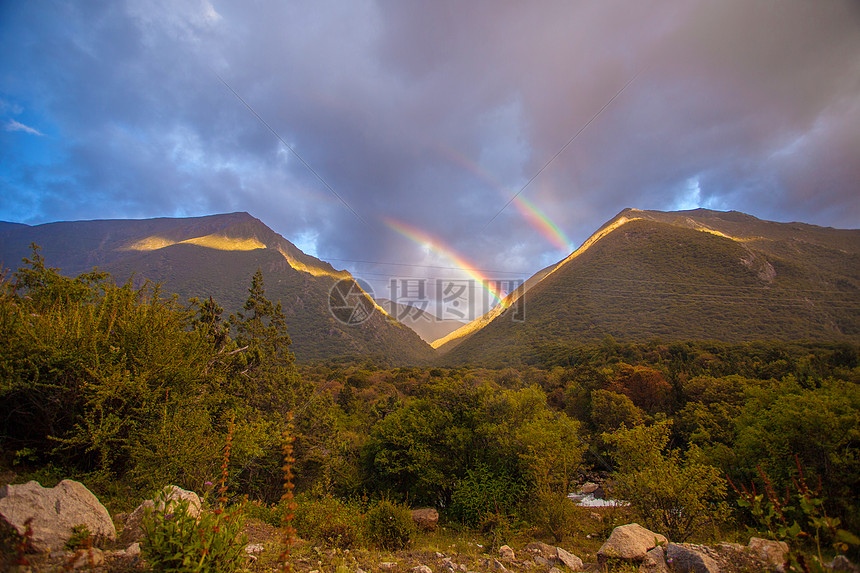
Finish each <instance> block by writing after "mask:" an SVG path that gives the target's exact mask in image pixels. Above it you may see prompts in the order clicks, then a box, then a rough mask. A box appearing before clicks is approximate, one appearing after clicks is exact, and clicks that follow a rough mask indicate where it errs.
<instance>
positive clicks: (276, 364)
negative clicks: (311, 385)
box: [230, 269, 303, 416]
mask: <svg viewBox="0 0 860 573" xmlns="http://www.w3.org/2000/svg"><path fill="white" fill-rule="evenodd" d="M242 308H243V310H244V311H245V312H244V313H243V312H237V313H236V315H235V316H231V317H230V323H231V325H232V326H233V327H234V328H235V329H236V343H237V345H238V346H239V350H242V353H241V357H242V359H241V361H240V363H239V366H240V368H241V371H240V372H239V375H240V376H243V377H244V379H245V380H246V390H245V396H244V397H245V398H246V399H247V400H248V402H249V403H251V404H253V405H255V406H256V407H258V408H259V409H260V410H262V411H266V412H276V413H278V414H280V415H282V416H285V415H286V413H287V412H288V411H290V410H293V409H295V408H296V406H297V405H298V403H299V402H300V401H301V399H302V398H303V396H302V395H301V394H302V391H301V390H302V389H301V384H300V380H299V377H298V373H297V372H296V368H295V364H294V361H295V356H294V355H293V353H292V352H290V343H291V341H290V337H289V335H288V334H287V323H286V318H285V317H284V313H283V310H282V309H281V303H280V302H278V303H277V304H273V303H272V302H271V301H270V300H269V299H268V298H266V289H265V287H264V285H263V272H262V270H260V269H257V272H256V273H254V276H253V278H252V279H251V287H250V288H249V289H248V300H247V301H245V304H244V306H243V307H242Z"/></svg>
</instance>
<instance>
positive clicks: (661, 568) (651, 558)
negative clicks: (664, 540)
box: [639, 545, 669, 573]
mask: <svg viewBox="0 0 860 573" xmlns="http://www.w3.org/2000/svg"><path fill="white" fill-rule="evenodd" d="M639 573H669V566H668V565H666V551H665V550H664V549H663V546H661V545H658V546H657V547H655V548H654V549H652V550H651V551H649V552H648V553H646V554H645V559H643V560H642V564H641V565H640V566H639Z"/></svg>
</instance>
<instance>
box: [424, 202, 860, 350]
mask: <svg viewBox="0 0 860 573" xmlns="http://www.w3.org/2000/svg"><path fill="white" fill-rule="evenodd" d="M631 225H633V227H631ZM643 226H651V227H653V228H652V229H651V230H650V231H649V232H650V233H651V235H648V233H645V234H644V235H643V234H642V233H644V229H640V228H639V227H643ZM634 228H636V229H634ZM669 229H672V231H671V232H670V231H669ZM632 230H636V231H637V232H638V233H639V235H641V237H643V238H645V237H646V235H647V236H652V235H653V236H655V237H657V238H653V237H652V239H649V240H651V241H652V243H653V244H650V245H649V247H648V248H649V249H652V250H654V249H657V250H661V249H662V251H663V257H664V260H663V261H651V264H652V267H653V268H651V269H649V270H647V272H646V271H644V270H643V269H641V268H639V269H638V271H637V272H639V273H640V274H642V273H644V274H643V275H642V276H643V278H640V279H638V280H643V281H651V282H652V283H654V284H658V283H659V280H661V273H669V274H672V273H673V272H674V271H673V270H672V266H673V265H674V266H678V265H686V266H687V267H689V268H688V272H689V273H690V275H691V276H694V277H695V276H696V275H697V274H701V275H713V276H709V277H708V280H709V281H710V283H708V282H704V283H702V284H700V285H697V286H698V288H700V289H709V288H710V289H712V290H713V289H714V288H716V287H717V286H720V287H721V288H723V289H724V293H723V294H721V295H720V296H723V297H724V298H723V299H718V298H716V296H717V295H715V294H713V293H711V294H710V295H708V296H711V298H704V299H701V297H702V296H704V295H702V294H699V295H698V296H700V299H701V300H704V301H705V302H708V303H713V305H715V306H719V307H720V308H723V310H725V311H726V312H729V313H730V314H738V315H739V316H742V315H743V313H742V312H740V311H741V308H740V305H735V306H734V307H731V308H730V306H731V305H727V304H724V303H727V302H728V300H729V298H730V296H731V293H735V296H737V297H738V301H744V300H746V301H747V302H750V303H756V304H759V303H761V304H764V303H767V304H769V305H774V304H777V305H778V304H783V305H785V304H786V302H785V301H782V302H779V301H777V302H774V301H773V300H769V299H768V296H775V295H773V293H777V292H779V294H780V296H783V297H789V298H788V300H790V301H792V304H800V302H801V298H802V296H806V295H809V296H807V298H809V302H808V304H810V305H813V306H814V305H816V304H817V305H818V306H819V307H821V308H826V309H827V310H826V312H825V313H824V314H825V315H826V316H827V319H826V320H825V322H827V323H828V324H829V326H827V327H822V328H818V329H816V328H803V327H801V326H802V325H795V326H796V327H797V328H796V329H795V330H794V331H791V329H784V330H780V328H782V327H780V328H773V329H771V330H768V329H767V328H762V325H759V324H748V325H747V327H748V328H749V329H750V330H749V334H750V335H753V336H761V337H765V338H768V337H772V338H777V339H787V338H797V337H800V338H803V337H810V338H813V339H824V338H828V337H835V338H837V339H839V338H849V339H852V340H853V339H856V338H858V336H860V333H858V327H857V324H858V322H860V316H858V312H860V309H858V292H860V290H858V289H860V230H852V229H848V230H842V229H832V228H827V227H818V226H815V225H809V224H806V223H777V222H772V221H764V220H761V219H758V218H756V217H753V216H752V215H747V214H745V213H740V212H737V211H729V212H721V211H712V210H707V209H696V210H691V211H676V212H663V211H646V210H638V209H624V210H622V211H621V212H619V213H618V215H616V216H615V217H613V218H612V219H610V220H609V221H607V222H606V223H605V224H603V225H601V226H600V227H599V228H598V230H597V231H595V232H594V233H593V234H592V235H591V236H590V237H589V238H588V239H587V240H586V241H584V242H583V244H582V245H581V246H580V247H579V248H578V249H576V250H575V251H574V252H573V253H571V254H570V255H568V256H567V257H565V258H564V259H562V260H561V261H559V262H558V263H556V264H555V265H551V266H550V267H547V268H546V269H543V270H542V271H540V272H539V273H538V274H539V275H541V276H540V277H539V278H537V280H533V279H535V277H537V275H535V277H532V278H530V279H529V281H526V282H525V283H524V284H523V286H522V287H521V288H520V289H518V290H517V291H515V292H514V293H511V295H509V297H508V298H507V299H506V300H505V301H504V304H502V305H499V306H497V307H496V308H495V309H493V310H491V311H490V312H488V313H487V314H485V315H484V316H482V317H479V318H478V319H477V320H476V321H473V322H472V323H470V324H468V325H466V326H464V327H462V328H461V329H459V330H458V331H455V332H454V333H452V334H451V335H448V337H446V338H444V339H440V340H436V341H434V342H433V343H432V346H433V347H434V348H436V349H437V350H438V351H440V352H441V353H443V354H448V353H453V354H452V355H451V356H450V357H448V358H446V359H445V360H446V361H448V362H453V363H461V362H463V361H464V359H465V357H468V358H469V359H470V360H478V355H479V352H478V351H477V350H476V349H475V348H472V349H467V350H461V351H460V352H459V353H457V352H456V350H457V348H458V347H459V346H460V345H463V344H465V343H466V342H467V341H469V340H471V339H472V338H473V337H476V341H475V342H473V343H472V346H473V347H475V346H479V345H480V346H481V347H483V348H492V349H495V348H499V347H505V346H516V347H520V348H522V347H525V346H528V342H527V341H526V339H528V338H529V336H532V337H534V340H540V339H544V338H545V336H544V334H545V332H544V331H546V329H548V328H549V329H550V330H552V329H551V328H550V326H553V325H554V326H556V327H558V328H557V329H556V331H554V332H555V334H557V335H558V337H559V338H562V339H570V337H573V339H571V340H572V341H580V342H594V341H597V340H599V339H600V338H601V337H602V336H605V335H606V334H611V335H613V336H618V337H619V338H620V339H637V340H639V339H641V338H642V337H643V336H646V335H647V332H645V331H646V330H647V329H644V330H643V329H638V330H637V328H635V327H633V326H630V327H624V326H623V324H621V321H622V318H621V317H617V320H614V321H612V320H610V321H608V323H612V324H613V328H614V331H613V328H610V329H600V328H596V326H599V325H600V324H601V322H607V321H602V320H601V318H600V316H599V315H595V314H594V312H590V313H585V314H588V316H587V317H585V316H580V314H582V313H577V312H576V311H571V310H570V308H569V306H570V304H571V303H570V301H569V300H562V299H563V297H558V296H556V297H555V299H556V300H555V304H556V306H557V308H556V312H558V313H561V315H563V316H565V317H568V318H569V319H570V320H574V321H575V320H583V319H585V318H587V319H588V320H589V321H591V322H590V323H589V324H590V325H591V326H589V324H585V325H582V324H580V325H579V326H576V327H571V326H569V325H566V324H564V321H563V320H558V321H553V320H549V319H547V317H545V316H544V317H540V320H538V322H541V323H542V324H543V326H542V328H541V329H536V328H533V327H530V326H529V323H532V324H534V322H535V321H536V319H535V317H534V315H533V312H530V311H534V310H535V308H536V306H537V307H540V306H541V305H540V304H537V305H536V303H534V302H529V301H530V300H532V299H533V298H534V297H535V296H536V295H540V294H541V293H542V291H546V290H547V288H548V287H547V286H546V285H547V284H550V285H553V286H552V288H550V289H549V290H550V291H552V289H555V290H556V291H558V292H562V291H563V292H565V293H566V294H567V295H569V296H570V297H574V298H575V296H574V295H575V293H574V290H573V287H572V286H571V285H575V284H579V283H578V282H577V281H580V279H581V278H582V277H584V276H587V275H588V274H589V273H591V274H592V275H594V268H596V265H598V264H602V263H599V261H595V260H594V258H593V256H592V255H593V251H594V249H595V248H598V247H600V248H599V249H598V250H601V255H602V256H604V257H609V258H610V259H612V260H613V264H616V265H619V266H620V267H629V268H630V269H636V268H637V266H639V267H641V265H639V264H638V263H637V262H636V260H635V255H638V256H640V258H641V257H642V256H643V255H647V253H642V252H639V253H637V251H636V248H637V247H636V245H627V246H626V247H625V248H626V251H625V252H626V255H625V256H624V257H621V256H620V255H619V253H620V252H621V251H619V250H618V249H620V248H621V247H622V245H620V244H618V242H617V241H616V240H615V239H616V238H617V237H618V235H617V234H618V233H622V234H624V235H629V234H630V232H631V231H632ZM655 233H656V235H654V234H655ZM691 233H692V234H691ZM681 235H683V236H681ZM608 239H612V241H611V242H613V248H614V249H616V251H615V252H608V251H606V250H605V249H602V246H603V244H604V243H605V242H606V241H607V240H608ZM718 239H719V240H720V241H728V242H727V243H726V242H722V243H720V242H719V241H717V240H718ZM669 240H671V241H675V242H677V244H678V245H680V246H684V248H685V249H686V251H684V253H686V255H685V256H687V257H689V256H694V257H698V265H699V266H701V267H705V266H708V265H721V266H722V268H725V269H731V270H732V272H734V270H736V269H735V267H738V268H743V270H744V274H739V275H736V276H735V275H732V276H733V277H734V278H735V280H738V281H741V283H739V284H738V285H737V289H735V290H732V285H730V284H726V281H725V280H724V278H725V277H720V276H719V274H714V273H708V272H706V271H707V269H705V268H697V266H696V265H691V264H689V261H688V260H685V259H684V258H683V257H679V256H678V254H677V253H673V252H672V251H671V250H666V249H663V248H662V246H661V244H660V243H661V241H663V242H665V241H669ZM694 244H695V245H697V247H696V248H695V249H692V250H691V245H694ZM640 246H641V245H640ZM688 251H689V252H688ZM727 251H731V252H732V258H730V259H726V258H725V257H722V255H725V253H726V252H727ZM718 253H719V254H720V256H719V257H718V256H716V255H717V254H718ZM625 257H626V258H625ZM721 257H722V258H721ZM580 259H583V260H584V261H585V262H582V261H580ZM670 261H671V264H670ZM775 265H776V266H775ZM604 266H605V265H604ZM572 267H577V269H576V270H574V271H571V270H570V269H571V268H572ZM777 267H778V268H777ZM589 269H591V270H589ZM601 272H602V273H603V274H604V275H605V277H606V278H608V277H610V276H613V277H615V276H616V274H617V273H615V274H614V273H613V269H612V268H611V267H609V268H603V269H602V271H601ZM562 275H563V278H561V279H559V277H560V276H562ZM747 275H751V276H754V277H756V280H757V281H759V283H760V284H758V283H757V284H756V285H752V284H747V283H746V282H744V281H746V280H747V278H748V277H747ZM592 278H594V277H593V276H592ZM615 280H617V281H620V282H618V283H617V284H626V285H627V286H628V287H629V288H628V289H627V292H626V294H616V296H615V300H611V299H608V298H606V297H603V298H604V300H603V304H604V306H603V309H604V311H605V312H606V313H609V314H611V313H612V312H614V309H616V308H617V307H618V306H619V304H616V303H619V302H621V303H623V302H625V300H626V301H633V300H634V297H635V296H639V297H643V299H645V300H649V301H650V302H651V304H652V308H651V309H647V308H642V309H639V310H638V311H637V312H640V313H644V314H642V315H641V316H639V319H640V320H644V321H645V323H646V324H651V325H652V326H654V328H652V329H651V330H652V333H651V336H652V337H658V336H662V337H666V338H678V337H680V338H684V337H689V338H704V339H707V338H716V339H726V340H729V341H733V340H746V339H748V336H746V335H745V333H744V332H741V331H740V330H739V329H731V328H728V329H726V327H725V325H723V324H722V322H721V321H720V320H717V321H716V322H714V323H713V324H714V325H719V327H717V326H715V327H714V329H713V330H712V332H711V333H709V332H708V331H705V330H702V329H701V328H696V325H694V324H687V325H686V327H687V330H683V329H681V330H679V331H678V332H672V331H671V329H668V330H667V329H665V328H656V321H658V319H661V320H669V319H668V318H666V316H662V317H658V316H656V315H659V314H660V312H661V309H662V311H665V312H671V313H677V312H678V309H677V308H676V306H678V305H675V306H673V305H672V304H668V305H667V304H666V302H665V301H664V300H660V297H655V296H654V293H649V292H648V289H645V288H642V287H643V284H647V282H646V283H623V281H624V280H625V279H624V277H621V276H617V277H616V279H615ZM580 282H581V281H580ZM617 284H616V285H612V284H611V283H609V282H606V281H604V283H602V286H600V287H599V288H598V287H594V286H590V287H588V288H591V289H592V290H593V291H594V292H599V291H600V290H601V289H603V290H606V289H613V288H614V289H615V290H616V291H617V290H618V289H617ZM678 284H683V279H682V278H680V277H679V279H678ZM690 284H691V285H693V284H694V283H690ZM741 284H743V285H745V286H743V287H742V286H740V285H741ZM834 285H836V286H834ZM583 286H584V285H583ZM837 287H838V288H837ZM740 288H749V289H758V290H752V291H749V292H747V291H741V290H738V289H740ZM833 288H835V289H836V291H834V292H833V293H832V294H829V295H828V296H830V297H831V298H830V299H828V298H826V297H822V296H821V293H820V292H819V291H821V289H825V290H826V289H833ZM565 289H566V290H565ZM762 289H766V290H769V291H773V292H771V293H767V292H765V290H762ZM840 289H841V290H840ZM652 290H653V289H652ZM672 290H673V289H672V288H669V289H664V291H663V292H661V293H659V294H661V295H662V297H663V298H666V297H669V298H674V299H677V300H678V301H679V303H678V304H681V302H683V304H687V303H688V302H689V300H694V297H695V296H697V295H696V293H695V292H689V293H687V295H686V296H687V300H686V302H684V301H681V299H680V295H679V293H676V292H671V291H672ZM675 290H677V289H675ZM703 292H704V291H703ZM828 292H829V291H828ZM740 293H743V294H740ZM791 293H794V295H791ZM765 294H768V296H764V295H765ZM752 295H755V296H752ZM791 296H793V297H794V298H790V297H791ZM624 297H628V298H627V299H625V298H624ZM691 297H692V298H691ZM756 297H758V298H756ZM580 298H581V297H580ZM584 302H588V301H587V300H586V301H584ZM514 303H516V304H518V305H522V306H524V308H525V312H526V317H525V323H524V324H522V325H516V324H515V323H512V322H511V321H507V322H506V320H505V317H506V315H507V316H510V315H511V312H510V311H509V308H508V307H511V306H512V305H513V304H514ZM718 303H719V304H718ZM621 306H623V304H622V305H621ZM700 306H702V305H700ZM779 308H780V307H779V306H775V307H774V308H773V309H771V311H768V312H762V313H760V314H761V316H759V318H762V319H764V318H765V315H767V316H769V317H770V318H774V317H779V316H780V313H779V312H778V309H779ZM845 309H847V311H846V312H847V314H848V316H847V318H846V317H844V316H842V314H843V313H842V311H843V310H845ZM543 311H544V312H549V311H550V309H543ZM637 316H638V315H637ZM630 320H631V321H632V318H631V319H630ZM672 320H674V321H675V324H678V323H679V322H680V323H684V322H685V321H683V317H681V316H675V317H674V318H673V319H672ZM672 320H670V322H672ZM780 320H782V319H780ZM828 321H829V322H828ZM783 322H785V321H784V320H783ZM502 324H504V327H503V326H501V325H502ZM592 327H595V328H592ZM485 329H490V330H491V331H492V330H495V331H499V332H501V331H505V332H506V333H507V335H508V336H509V337H514V338H517V339H519V342H516V343H512V342H511V341H510V340H509V339H504V337H501V336H498V332H497V336H489V335H486V334H482V335H480V336H478V335H479V334H480V333H481V332H482V331H483V330H485ZM542 329H543V331H541V330H542ZM846 329H847V330H846ZM526 332H528V333H530V334H525V333H526ZM631 337H632V338H631Z"/></svg>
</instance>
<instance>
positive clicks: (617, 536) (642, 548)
mask: <svg viewBox="0 0 860 573" xmlns="http://www.w3.org/2000/svg"><path fill="white" fill-rule="evenodd" d="M658 543H666V538H665V537H663V536H662V535H660V534H659V533H654V532H653V531H650V530H648V529H645V528H644V527H642V526H641V525H639V524H638V523H628V524H627V525H619V526H618V527H616V528H615V529H613V530H612V534H611V535H610V536H609V539H607V540H606V541H605V542H604V543H603V545H601V546H600V549H598V551H597V561H598V562H599V563H601V564H603V563H606V562H607V561H608V560H610V559H624V560H627V561H637V562H639V561H642V560H643V559H645V554H646V553H648V551H650V550H651V549H653V548H654V547H656V546H657V544H658Z"/></svg>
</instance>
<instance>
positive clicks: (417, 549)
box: [0, 480, 857, 573]
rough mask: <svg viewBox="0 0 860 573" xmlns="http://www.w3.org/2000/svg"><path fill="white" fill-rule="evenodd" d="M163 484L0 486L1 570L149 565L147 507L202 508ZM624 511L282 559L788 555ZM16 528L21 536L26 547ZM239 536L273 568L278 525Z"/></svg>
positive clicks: (502, 560)
mask: <svg viewBox="0 0 860 573" xmlns="http://www.w3.org/2000/svg"><path fill="white" fill-rule="evenodd" d="M165 489H166V497H165V499H164V500H161V501H159V500H158V499H157V500H156V501H154V502H153V501H152V500H147V501H144V502H143V503H141V504H140V505H139V506H138V507H137V509H135V510H134V511H133V512H131V513H128V514H116V515H113V516H111V515H109V514H108V512H107V511H106V510H105V508H104V507H103V506H102V505H101V504H100V503H99V502H98V500H97V499H96V498H95V496H93V495H92V493H90V492H89V490H87V489H86V488H85V487H84V486H83V485H82V484H80V483H78V482H73V481H70V480H64V481H63V482H61V483H60V484H59V485H58V486H56V487H55V488H43V487H41V486H40V485H39V484H38V483H36V482H29V483H28V484H23V485H20V486H8V487H4V488H0V547H2V548H3V554H2V555H0V571H3V570H8V571H15V572H16V573H17V572H22V573H23V572H25V571H26V572H53V571H73V570H84V571H86V570H89V571H102V572H105V573H113V572H116V573H122V572H143V571H149V570H150V568H149V566H148V565H147V564H146V562H145V561H144V560H143V559H142V557H141V555H140V545H139V541H140V540H141V539H142V535H143V534H142V530H141V528H140V523H141V520H142V516H143V515H144V514H145V513H146V512H147V511H148V509H147V508H149V510H151V508H155V509H156V510H159V508H162V509H163V508H164V507H165V506H166V507H173V506H171V505H169V504H170V503H172V502H171V501H170V500H178V499H182V500H188V501H189V508H193V510H194V512H195V513H194V515H198V513H197V512H200V511H201V510H200V506H201V504H200V500H199V498H197V495H196V494H194V493H193V492H188V491H185V490H181V489H179V488H176V487H174V486H170V488H165ZM159 504H162V505H159ZM164 511H166V510H164ZM430 511H431V512H432V513H433V514H435V511H432V510H430ZM416 513H417V512H415V513H413V518H416V517H417V515H416ZM425 517H426V516H425ZM624 517H627V515H626V511H625V510H623V509H622V510H619V509H618V508H593V509H592V508H588V510H587V512H584V513H583V519H582V523H581V524H580V526H579V527H578V530H577V533H576V535H574V536H572V537H570V538H568V539H566V540H565V542H564V543H559V544H547V543H544V542H541V541H536V540H535V539H534V536H531V535H529V532H519V533H518V534H517V535H513V534H511V535H508V536H505V537H504V538H499V537H498V536H497V537H495V538H493V539H488V538H487V537H486V536H484V535H481V534H479V533H474V532H470V531H459V530H457V529H451V528H446V527H444V526H440V525H439V524H438V523H436V521H435V520H430V522H428V521H427V520H426V519H423V520H421V521H418V520H416V521H418V522H419V523H421V524H422V525H424V526H425V528H427V529H426V530H424V531H422V532H421V533H420V534H419V535H418V536H417V537H416V538H415V539H414V540H413V543H412V544H411V546H410V547H409V548H408V549H404V550H401V551H396V552H385V551H375V550H370V549H365V548H351V549H334V548H329V547H325V546H323V545H319V544H316V543H314V542H311V541H302V540H298V541H297V542H296V543H295V544H294V545H293V546H292V548H291V555H290V559H289V562H290V563H291V565H292V569H293V571H296V572H297V573H376V572H383V573H520V572H522V573H530V572H534V573H566V572H567V571H595V572H596V571H601V572H603V571H638V572H639V573H657V572H659V573H662V572H665V573H670V572H672V571H679V572H680V571H683V572H688V571H692V572H696V573H718V572H722V573H747V572H753V571H777V570H779V568H780V567H781V564H782V563H783V562H784V560H785V557H786V554H787V549H788V548H787V546H786V545H785V544H784V543H777V542H774V541H768V540H764V539H757V538H752V539H751V540H750V541H749V543H748V544H745V545H741V544H737V543H728V542H724V543H716V544H710V545H697V544H690V543H672V542H671V540H667V539H666V538H665V537H663V536H662V535H660V534H659V533H655V532H653V531H649V530H647V529H645V528H644V527H641V526H639V525H637V524H636V523H623V525H618V526H616V525H615V523H616V522H617V520H618V519H619V518H624ZM437 518H438V516H437ZM197 519H199V518H197ZM73 524H86V525H87V527H88V528H89V530H90V531H92V532H96V533H98V534H99V537H100V539H101V541H100V542H99V543H98V544H97V547H93V548H86V547H85V548H82V549H79V550H78V551H76V552H71V551H68V550H66V544H67V543H68V541H69V539H70V536H71V535H72V527H73ZM15 530H17V531H18V533H22V532H25V537H26V539H27V540H28V545H29V547H27V548H26V550H25V548H24V546H23V545H22V544H21V543H20V539H21V538H20V536H17V537H16V534H15ZM244 533H245V536H246V538H247V544H246V546H245V553H246V554H247V561H246V568H247V570H248V571H250V572H267V571H277V570H279V568H280V563H279V562H280V559H279V557H280V555H281V554H282V551H283V539H284V532H283V530H281V529H279V528H276V527H273V526H271V525H269V524H266V523H264V522H262V521H260V520H258V519H248V520H246V522H245V529H244ZM16 539H17V541H16ZM502 543H506V544H504V545H501V544H502ZM839 563H840V564H842V565H843V566H844V567H845V568H843V569H840V570H848V571H852V570H854V571H856V570H857V569H856V568H855V569H852V567H853V565H851V564H850V563H848V562H847V561H844V562H839Z"/></svg>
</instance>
